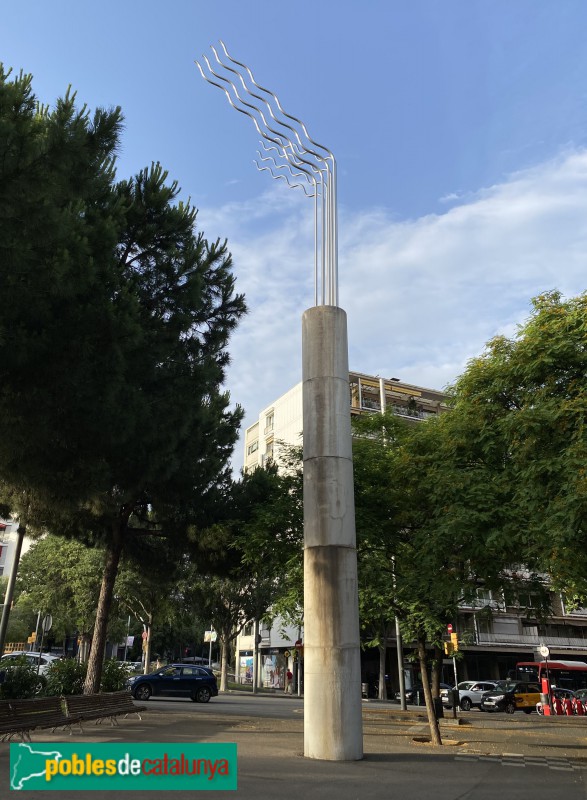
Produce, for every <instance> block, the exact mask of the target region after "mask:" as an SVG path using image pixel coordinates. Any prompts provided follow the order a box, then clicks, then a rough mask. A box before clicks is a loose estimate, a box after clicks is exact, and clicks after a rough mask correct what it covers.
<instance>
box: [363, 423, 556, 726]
mask: <svg viewBox="0 0 587 800" xmlns="http://www.w3.org/2000/svg"><path fill="white" fill-rule="evenodd" d="M356 432H357V436H356V437H355V441H354V447H353V457H354V463H355V482H356V483H355V492H356V497H357V501H356V506H357V533H358V547H359V576H360V585H361V587H362V591H361V594H362V607H363V612H364V613H365V612H367V616H366V617H365V616H364V617H363V624H365V623H366V622H368V621H371V623H372V624H373V623H375V624H379V623H380V622H381V620H383V623H384V624H385V623H387V622H388V621H389V620H390V619H391V617H392V616H393V615H397V616H398V617H399V619H400V623H401V628H402V632H403V633H404V634H405V635H406V637H407V638H408V639H409V640H411V641H415V642H416V645H417V655H418V659H419V661H420V672H421V675H422V684H423V688H424V693H425V696H426V704H427V708H428V717H429V721H430V728H431V735H432V739H433V741H437V742H440V734H439V731H438V726H437V723H436V720H435V718H434V713H433V707H432V695H431V692H430V687H429V685H428V666H427V645H432V646H433V647H435V648H439V647H442V638H443V635H444V632H445V631H446V625H447V623H448V622H452V621H453V620H454V619H455V618H456V614H457V610H458V607H459V605H460V604H461V603H462V602H463V601H466V600H467V599H470V598H471V597H472V596H474V595H475V592H476V588H477V586H478V585H479V584H482V585H484V586H486V587H488V588H491V589H493V590H495V591H503V589H504V587H506V586H507V587H510V586H511V585H512V584H513V583H514V578H515V576H516V574H517V573H516V572H515V570H516V567H517V566H518V565H519V564H520V544H521V541H523V537H524V535H523V533H522V534H521V536H520V535H519V533H520V531H523V519H522V516H521V513H520V509H519V507H518V506H517V504H516V503H515V498H514V496H513V494H512V487H511V482H510V473H509V470H508V469H507V468H506V467H504V460H503V457H500V458H495V457H494V458H489V457H483V455H482V454H481V453H480V452H479V447H478V442H477V439H476V437H475V436H474V435H472V431H471V429H470V428H469V427H468V425H467V420H466V419H465V420H463V418H462V417H461V415H460V414H459V413H458V412H457V411H456V410H455V411H452V412H450V413H448V414H444V415H441V416H440V417H437V418H435V419H430V420H427V421H426V422H424V423H420V424H418V425H407V424H405V423H403V422H402V421H401V420H398V419H396V418H394V417H393V415H372V416H370V417H368V418H363V419H361V420H359V421H358V422H357V423H356ZM502 455H503V454H502ZM534 567H535V564H534V563H533V562H532V560H531V559H530V560H526V571H525V572H524V574H523V575H522V573H521V572H520V574H519V577H518V578H517V580H518V581H519V583H521V584H523V585H524V587H527V586H528V585H530V586H531V587H532V588H533V589H535V590H537V591H540V592H541V594H542V597H543V598H544V601H545V602H546V598H547V592H546V588H545V586H544V584H543V582H542V580H541V577H540V575H539V574H537V573H536V572H532V569H533V568H534ZM528 570H529V572H528Z"/></svg>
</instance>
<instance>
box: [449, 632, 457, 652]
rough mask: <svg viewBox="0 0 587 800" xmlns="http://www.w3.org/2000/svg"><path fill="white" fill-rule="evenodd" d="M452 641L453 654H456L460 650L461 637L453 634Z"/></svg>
mask: <svg viewBox="0 0 587 800" xmlns="http://www.w3.org/2000/svg"><path fill="white" fill-rule="evenodd" d="M450 641H451V644H452V649H453V652H455V653H456V652H457V651H458V649H459V635H458V633H451V635H450Z"/></svg>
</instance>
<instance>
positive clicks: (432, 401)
mask: <svg viewBox="0 0 587 800" xmlns="http://www.w3.org/2000/svg"><path fill="white" fill-rule="evenodd" d="M445 399H446V398H445V395H444V394H443V393H442V392H439V391H436V390H435V389H425V388H423V387H421V386H413V385H412V384H409V383H404V382H403V381H400V380H399V379H398V378H380V377H379V376H378V375H364V374H362V373H360V372H351V373H350V374H349V411H350V413H351V414H352V415H356V414H364V413H373V412H376V411H381V410H382V409H383V408H384V409H386V410H387V411H389V410H392V411H393V413H394V414H397V415H398V416H400V417H403V418H404V419H407V420H408V421H410V422H417V421H418V420H422V419H426V418H427V417H430V416H433V415H434V414H438V413H439V412H440V411H442V410H445V409H446V406H445V404H444V401H445ZM302 427H303V421H302V384H301V382H300V383H298V384H296V386H294V387H293V388H292V389H290V390H289V391H288V392H286V393H285V394H283V395H282V396H281V397H279V398H277V400H275V401H274V402H273V403H271V405H269V406H267V407H266V408H264V409H263V410H262V411H261V413H260V414H259V419H258V421H257V422H255V423H254V424H253V425H251V426H249V427H248V428H247V430H246V431H245V442H244V445H245V455H244V468H245V470H246V471H249V470H251V469H254V468H255V467H257V466H260V465H261V466H262V465H263V464H265V462H266V461H267V460H268V459H272V460H274V461H275V462H277V463H279V460H280V446H281V443H285V444H288V445H297V446H301V445H302Z"/></svg>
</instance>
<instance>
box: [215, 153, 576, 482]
mask: <svg viewBox="0 0 587 800" xmlns="http://www.w3.org/2000/svg"><path fill="white" fill-rule="evenodd" d="M451 199H452V198H451ZM455 199H456V198H455ZM304 201H305V202H304ZM339 216H340V220H339V229H340V259H339V260H340V303H341V305H342V307H343V308H344V309H345V310H346V312H347V314H348V324H349V351H350V353H349V362H350V367H351V369H356V370H359V371H362V372H367V373H373V374H379V375H382V376H386V377H391V376H396V377H399V378H401V379H402V380H406V381H411V382H413V383H418V384H422V385H425V386H431V387H434V388H442V387H444V386H445V385H446V384H447V383H449V382H451V381H452V380H454V378H455V377H456V376H457V375H458V374H459V373H460V372H461V371H462V370H463V368H464V367H465V365H466V362H467V361H468V359H469V358H471V357H473V356H474V355H476V354H478V353H480V352H481V351H482V349H483V346H484V344H485V342H486V341H487V340H488V339H490V338H491V337H492V336H494V335H496V334H497V333H501V332H505V333H506V334H507V335H512V334H513V333H514V332H515V326H516V324H517V323H519V322H521V321H523V320H524V319H525V318H526V317H527V316H528V314H529V310H530V299H531V298H532V297H533V296H535V295H537V294H539V293H540V292H542V291H545V290H549V289H555V288H556V289H559V290H561V291H562V292H563V294H565V295H567V296H571V295H575V294H579V293H580V292H582V291H583V290H584V289H585V288H586V282H587V277H586V276H587V151H578V152H567V153H565V154H563V155H562V156H561V157H560V158H558V159H556V160H555V161H551V162H548V163H545V164H542V165H539V166H537V167H534V168H532V169H529V170H525V171H522V172H518V173H515V174H513V175H512V176H510V178H509V179H508V180H506V181H504V182H503V183H501V184H499V185H495V186H491V187H489V188H485V189H483V190H481V191H479V192H478V193H477V194H476V195H468V196H467V198H466V200H464V201H463V199H462V198H461V202H460V203H459V204H457V205H455V206H454V207H452V208H450V209H449V210H447V212H446V213H444V214H439V215H437V214H434V215H428V216H425V217H421V218H419V219H412V220H404V221H398V220H397V219H395V218H393V217H392V215H391V214H390V213H387V212H385V211H384V210H382V209H366V210H365V211H363V212H359V213H356V212H353V213H352V214H350V213H348V214H347V213H346V211H345V209H340V211H339ZM200 224H201V225H202V228H203V229H204V231H205V232H206V234H207V235H208V236H210V237H212V236H216V235H221V236H222V237H224V236H226V237H227V238H228V240H229V245H230V247H231V250H232V252H233V255H234V261H235V273H236V275H237V281H238V289H239V291H243V292H245V294H246V296H247V302H248V304H249V308H250V312H249V315H248V316H247V318H246V320H245V321H244V323H243V324H241V326H240V327H239V329H238V331H237V333H236V334H235V336H234V338H233V340H232V344H231V347H230V351H231V354H232V357H233V364H232V366H231V368H230V374H229V388H230V391H231V394H232V397H233V399H234V400H235V401H236V402H239V403H241V404H242V405H244V407H245V410H246V415H247V416H246V421H245V424H246V425H248V424H251V423H252V422H253V421H255V420H256V418H257V415H258V412H259V411H260V410H261V409H262V408H263V407H264V406H266V405H268V404H269V403H270V402H271V401H272V400H274V399H275V398H276V397H278V396H279V395H280V394H282V393H283V392H285V391H286V390H287V389H289V388H290V387H291V386H292V385H294V384H295V383H296V382H297V381H299V380H300V372H301V324H300V321H301V315H302V313H303V311H304V310H305V308H307V307H308V306H310V305H312V303H313V288H312V275H313V231H312V204H311V201H308V200H306V199H305V198H304V197H303V195H302V194H301V193H298V192H292V191H290V190H288V189H287V187H283V188H282V187H280V186H279V187H272V191H269V192H267V193H265V194H264V195H263V196H262V197H260V198H255V199H254V200H249V201H247V202H246V203H241V204H231V205H230V206H226V207H224V208H221V209H216V210H206V211H202V213H201V215H200ZM234 462H235V466H237V467H240V465H241V463H242V452H241V451H240V449H239V450H237V452H236V453H235V459H234Z"/></svg>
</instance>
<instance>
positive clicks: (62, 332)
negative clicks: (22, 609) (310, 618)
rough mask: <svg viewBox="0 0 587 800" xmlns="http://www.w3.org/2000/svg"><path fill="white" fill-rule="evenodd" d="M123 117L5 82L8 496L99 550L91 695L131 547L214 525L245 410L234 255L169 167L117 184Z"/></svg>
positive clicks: (2, 263) (1, 468) (0, 174)
mask: <svg viewBox="0 0 587 800" xmlns="http://www.w3.org/2000/svg"><path fill="white" fill-rule="evenodd" d="M121 122H122V117H121V113H120V110H119V109H114V110H110V111H104V110H98V111H96V112H95V114H94V115H93V116H90V114H89V112H88V111H87V109H86V108H85V107H84V108H82V109H77V108H76V105H75V96H74V95H72V94H68V95H67V96H66V97H65V98H64V99H62V100H59V101H58V102H57V104H56V107H55V109H54V110H53V111H49V110H48V109H45V108H39V107H38V105H37V102H36V98H35V96H34V94H33V92H32V88H31V80H30V77H29V76H22V75H20V76H17V77H16V78H14V79H11V78H10V76H8V75H7V74H6V73H5V72H1V73H0V156H1V157H0V225H1V227H0V290H1V293H2V297H3V301H4V303H5V304H6V306H7V307H9V308H10V309H11V320H10V322H9V323H8V324H7V322H6V321H5V322H1V323H0V365H1V366H0V489H2V493H3V496H5V497H8V498H9V502H10V505H11V508H12V509H13V510H14V511H16V512H17V513H18V514H19V516H20V519H21V523H22V524H25V525H28V526H32V527H36V528H39V529H40V528H44V529H50V530H53V531H54V532H56V533H59V534H60V535H65V536H70V537H74V538H78V539H80V540H83V541H87V542H90V543H95V542H101V543H102V544H103V545H104V547H105V558H104V563H103V567H102V584H101V589H100V594H99V598H98V603H97V614H96V624H95V628H94V639H93V647H92V652H91V655H90V663H89V668H88V676H87V681H86V690H87V691H89V692H91V691H95V690H96V689H97V687H98V686H99V682H100V671H101V664H102V653H103V649H104V644H105V638H106V626H107V621H108V615H109V610H110V605H111V602H112V596H113V588H114V581H115V578H116V574H117V571H118V564H119V560H120V557H121V554H122V552H123V550H124V549H128V548H129V547H130V546H131V545H130V540H131V539H133V538H138V537H139V536H149V535H153V534H157V535H161V534H164V535H175V536H176V537H178V538H181V535H182V534H185V533H186V532H187V529H188V527H189V526H190V525H193V524H194V522H198V523H200V524H201V523H202V520H206V521H208V522H209V521H210V518H211V517H210V515H211V513H212V508H213V501H214V500H216V499H217V496H218V484H219V483H222V482H223V481H224V480H226V479H227V476H228V459H229V456H230V454H231V451H232V447H233V445H234V442H235V440H236V436H237V432H238V425H239V422H240V419H241V416H242V413H241V410H240V409H239V408H238V407H237V408H236V409H234V410H231V409H230V399H229V397H228V394H227V393H226V392H225V391H224V390H223V389H222V383H223V381H224V376H225V368H226V365H227V362H228V353H227V350H226V348H227V343H228V339H229V335H230V333H231V331H232V330H233V329H234V327H235V325H236V324H237V322H238V319H239V318H240V316H241V315H242V314H243V313H244V301H243V298H242V297H241V296H240V295H237V294H235V292H234V278H233V276H232V273H231V266H232V264H231V258H230V255H229V253H228V252H227V249H226V244H225V243H221V242H218V241H217V242H214V243H209V242H207V241H206V239H205V238H204V237H203V234H201V233H196V232H195V231H194V225H195V218H196V210H195V209H194V208H193V207H192V206H191V205H190V204H189V203H187V204H186V203H181V202H179V201H178V195H179V188H178V186H177V184H176V183H174V182H172V183H168V182H167V174H166V173H165V171H164V170H163V169H162V168H161V167H160V166H159V165H158V164H153V165H152V166H151V167H150V168H147V169H145V170H142V171H141V172H140V173H139V174H138V175H137V176H135V177H134V178H132V179H130V180H127V181H121V182H118V183H117V182H116V181H115V175H114V169H113V163H114V157H115V154H116V149H117V147H118V146H119V135H120V128H121Z"/></svg>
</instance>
